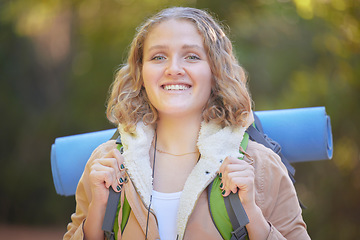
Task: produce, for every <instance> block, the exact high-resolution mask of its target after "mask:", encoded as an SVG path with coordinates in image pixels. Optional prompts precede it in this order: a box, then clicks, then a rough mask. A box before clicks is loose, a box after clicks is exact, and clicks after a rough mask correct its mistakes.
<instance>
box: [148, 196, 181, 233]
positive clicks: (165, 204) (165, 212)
mask: <svg viewBox="0 0 360 240" xmlns="http://www.w3.org/2000/svg"><path fill="white" fill-rule="evenodd" d="M180 195H181V192H175V193H162V192H157V191H155V190H153V194H152V203H151V208H152V209H153V210H154V211H155V214H156V218H157V220H158V224H159V234H160V239H161V240H175V239H176V228H177V226H176V218H177V212H178V208H179V202H180Z"/></svg>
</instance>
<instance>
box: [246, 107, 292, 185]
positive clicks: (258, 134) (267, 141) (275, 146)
mask: <svg viewBox="0 0 360 240" xmlns="http://www.w3.org/2000/svg"><path fill="white" fill-rule="evenodd" d="M254 117H255V126H256V127H254V126H253V125H250V127H249V128H248V129H247V130H246V132H247V133H248V134H249V136H250V139H251V140H253V141H255V142H258V143H260V144H262V145H264V146H265V147H267V148H270V149H271V150H273V151H274V152H275V153H277V154H278V155H279V156H280V158H281V161H282V162H283V163H284V165H285V167H286V168H287V170H288V173H289V176H290V178H291V180H292V181H293V183H294V182H295V178H294V175H295V168H294V167H293V166H291V164H290V162H289V161H288V160H287V159H286V157H285V156H284V155H283V154H282V153H281V147H280V144H279V143H277V142H276V141H274V140H272V139H271V138H269V137H268V136H267V135H266V134H264V132H263V130H262V125H261V122H260V120H259V118H258V117H257V116H256V115H255V114H254Z"/></svg>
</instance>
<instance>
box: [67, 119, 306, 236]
mask: <svg viewBox="0 0 360 240" xmlns="http://www.w3.org/2000/svg"><path fill="white" fill-rule="evenodd" d="M119 131H120V133H121V139H122V143H123V146H124V153H123V156H124V165H125V167H126V172H127V174H128V177H129V179H130V180H129V182H128V183H126V184H125V185H124V187H123V191H122V196H121V199H122V200H123V199H124V193H126V197H127V200H128V202H129V204H130V207H131V213H130V216H129V219H128V222H127V225H126V227H125V230H124V232H123V233H121V231H119V233H118V239H123V240H130V239H132V240H133V239H135V240H136V239H144V238H145V231H146V229H145V228H146V222H147V207H148V206H149V200H150V195H151V192H152V176H151V167H150V161H149V149H150V145H151V141H152V139H153V136H154V130H153V129H152V128H151V127H149V126H144V125H143V124H142V123H139V124H138V126H137V131H136V133H135V134H128V133H126V132H124V131H123V129H122V128H121V126H120V127H119ZM244 132H245V128H243V127H239V128H235V129H234V128H230V127H226V128H220V127H219V126H217V125H215V124H211V123H203V124H202V126H201V129H200V133H199V138H198V148H199V151H200V153H201V158H200V160H199V161H198V163H197V165H196V166H195V167H194V169H193V171H192V172H191V174H190V175H189V177H188V179H187V181H186V183H185V186H184V189H183V192H182V195H181V198H180V204H179V211H178V215H177V232H178V239H187V240H190V239H209V240H212V239H213V240H220V239H222V237H221V235H220V234H219V232H218V230H217V229H216V227H215V225H214V223H213V221H212V219H211V215H210V211H209V206H208V197H207V191H206V189H207V187H208V185H209V184H210V183H211V181H212V180H213V179H214V178H215V177H216V174H217V171H218V169H219V167H220V165H221V162H222V161H221V160H223V159H225V158H226V157H227V156H233V157H240V156H241V154H240V153H239V151H238V149H239V145H240V143H241V141H242V138H243V135H244ZM114 148H116V143H115V141H109V142H107V143H104V144H102V145H100V146H99V147H98V148H97V149H96V150H95V151H94V152H93V154H92V156H91V157H90V159H89V162H91V161H93V160H94V159H97V158H100V157H102V156H104V155H105V154H106V153H107V152H109V151H111V150H112V149H114ZM246 152H247V153H248V154H249V155H250V156H251V157H252V158H253V159H254V168H255V189H256V191H255V192H256V193H255V201H256V204H257V205H258V206H259V207H260V209H261V210H262V212H263V215H264V217H265V218H266V220H267V221H268V222H269V224H270V225H271V231H270V234H269V236H268V239H301V240H303V239H310V237H309V236H308V234H307V231H306V225H305V223H304V221H303V219H302V216H301V208H300V206H299V202H298V198H297V195H296V192H295V188H294V186H293V184H292V182H291V180H290V179H289V177H288V174H287V170H286V167H285V166H284V165H283V164H282V162H281V160H280V158H279V156H278V155H276V154H274V153H273V152H272V151H271V150H270V149H267V148H266V147H264V146H263V145H260V144H258V143H255V142H252V141H250V142H249V145H248V148H247V150H246ZM88 166H89V164H87V165H86V167H85V170H84V173H83V175H82V177H81V179H80V181H79V184H78V187H77V191H76V202H77V205H76V212H75V213H74V214H73V215H72V216H71V219H72V222H71V223H69V224H68V232H67V233H66V234H65V236H64V239H83V237H84V235H83V223H84V221H85V219H86V216H87V211H88V206H89V203H90V202H91V190H90V187H89V186H90V184H89V170H90V169H89V167H88ZM121 213H122V208H121V209H120V213H119V219H118V222H119V223H121V216H122V214H121ZM148 239H149V240H154V239H159V232H158V228H157V220H156V216H155V214H154V213H153V211H152V212H151V214H150V219H149V227H148Z"/></svg>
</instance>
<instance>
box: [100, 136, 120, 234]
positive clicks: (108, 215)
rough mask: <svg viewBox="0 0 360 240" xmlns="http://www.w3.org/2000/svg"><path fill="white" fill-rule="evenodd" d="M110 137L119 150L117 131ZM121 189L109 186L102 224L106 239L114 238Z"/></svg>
mask: <svg viewBox="0 0 360 240" xmlns="http://www.w3.org/2000/svg"><path fill="white" fill-rule="evenodd" d="M111 139H116V144H117V145H118V146H117V147H118V149H119V150H120V149H121V147H122V144H121V138H120V135H119V134H118V131H116V132H115V134H114V135H113V136H112V138H111ZM120 196H121V191H120V192H115V191H114V189H112V187H109V197H108V202H107V205H106V210H105V216H104V221H103V225H102V230H103V231H104V234H105V237H106V239H109V240H115V233H114V223H115V218H116V214H117V207H118V204H119V201H120Z"/></svg>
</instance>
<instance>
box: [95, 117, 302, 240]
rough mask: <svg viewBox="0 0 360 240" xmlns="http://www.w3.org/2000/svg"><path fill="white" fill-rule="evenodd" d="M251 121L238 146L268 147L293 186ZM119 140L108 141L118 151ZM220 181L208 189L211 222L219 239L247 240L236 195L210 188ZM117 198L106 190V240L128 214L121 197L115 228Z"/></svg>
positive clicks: (290, 169) (243, 214) (269, 142)
mask: <svg viewBox="0 0 360 240" xmlns="http://www.w3.org/2000/svg"><path fill="white" fill-rule="evenodd" d="M254 118H255V122H254V124H252V125H250V127H249V128H248V129H247V130H246V132H245V134H244V138H243V140H242V142H241V144H240V145H241V148H242V149H244V150H246V148H247V145H248V142H249V139H251V140H253V141H255V142H258V143H260V144H263V145H264V146H265V147H268V148H270V149H271V150H273V151H274V152H275V153H277V154H278V155H279V156H280V158H281V161H282V162H283V164H284V165H285V166H286V168H287V170H288V174H289V177H290V179H291V180H292V182H293V183H295V179H294V174H295V169H294V168H293V166H291V164H290V163H289V161H288V160H287V159H286V158H285V157H284V156H283V154H282V153H281V147H280V145H279V144H278V143H277V142H275V141H274V140H272V139H270V138H269V137H268V136H267V135H266V134H264V132H263V129H262V125H261V122H260V119H259V118H258V117H257V116H256V114H254ZM120 137H121V136H120V135H119V133H118V132H116V133H115V134H114V136H113V137H112V139H116V143H117V146H118V150H120V152H122V143H121V138H120ZM220 182H221V179H220V178H219V176H216V178H215V179H214V180H213V181H212V183H211V184H210V185H209V186H208V201H209V208H210V213H211V217H212V220H213V222H214V224H215V226H216V228H217V230H218V231H219V233H220V234H221V236H222V237H223V239H225V240H244V239H248V237H247V230H246V224H248V223H249V219H248V217H247V215H246V212H245V210H244V208H243V206H242V204H241V201H240V199H239V197H238V196H237V194H236V193H235V194H234V193H231V194H230V195H229V196H227V197H223V196H222V194H221V190H220V188H219V187H213V186H219V185H220ZM120 195H121V193H120V192H119V193H117V192H115V191H114V190H113V189H112V188H109V198H108V204H107V207H106V211H105V217H104V222H103V226H102V229H103V230H104V232H105V235H106V237H107V239H110V240H113V239H116V236H117V232H118V231H119V230H120V231H124V229H125V226H126V223H127V220H128V218H129V215H130V211H131V208H130V205H129V203H128V201H127V199H126V195H124V196H125V199H124V206H123V212H122V222H121V225H120V229H119V223H118V214H119V210H120V207H121V203H120ZM301 205H302V204H301ZM302 207H303V205H302ZM224 219H225V221H224Z"/></svg>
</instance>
